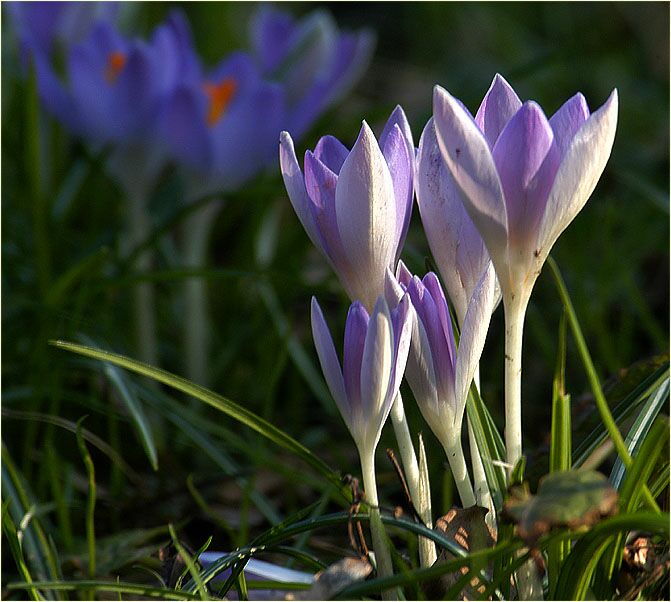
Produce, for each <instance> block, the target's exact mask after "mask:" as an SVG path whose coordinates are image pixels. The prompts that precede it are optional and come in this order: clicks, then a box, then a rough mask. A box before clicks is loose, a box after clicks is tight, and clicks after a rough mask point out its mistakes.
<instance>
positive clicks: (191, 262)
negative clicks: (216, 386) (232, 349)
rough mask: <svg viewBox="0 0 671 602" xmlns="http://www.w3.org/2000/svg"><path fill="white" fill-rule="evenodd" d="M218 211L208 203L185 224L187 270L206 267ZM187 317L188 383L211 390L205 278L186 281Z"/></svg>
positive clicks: (193, 278) (184, 249)
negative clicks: (191, 382)
mask: <svg viewBox="0 0 671 602" xmlns="http://www.w3.org/2000/svg"><path fill="white" fill-rule="evenodd" d="M218 210H219V203H217V202H212V203H208V204H207V205H204V206H203V207H201V208H199V209H198V210H197V211H195V212H193V213H191V214H190V215H189V216H188V218H187V219H186V220H185V222H184V225H183V234H184V239H183V250H182V258H183V261H184V266H185V267H186V268H191V269H199V268H203V267H204V266H205V264H206V255H207V249H208V243H209V240H210V233H211V231H212V225H213V224H214V218H215V215H216V213H217V211H218ZM184 313H185V320H184V349H185V352H186V374H187V377H188V378H189V380H191V381H193V382H195V383H197V384H199V385H203V386H208V384H209V378H210V370H209V368H210V366H209V357H210V354H209V343H210V337H209V334H210V330H209V326H208V318H209V309H208V302H207V282H206V281H205V280H204V279H203V278H201V277H192V278H187V280H186V281H185V283H184Z"/></svg>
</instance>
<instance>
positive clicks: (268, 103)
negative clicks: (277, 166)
mask: <svg viewBox="0 0 671 602" xmlns="http://www.w3.org/2000/svg"><path fill="white" fill-rule="evenodd" d="M284 118H285V108H284V91H283V90H282V88H281V87H280V86H278V85H277V84H273V83H268V82H266V81H264V80H263V79H262V78H261V75H260V73H259V71H258V69H257V67H256V66H255V65H254V63H253V61H252V59H251V57H249V56H248V55H247V54H245V53H242V52H235V53H233V54H231V55H229V56H228V57H226V58H225V59H224V60H223V61H222V62H221V63H220V64H219V65H218V66H217V67H216V68H214V69H213V70H212V71H210V72H209V73H207V74H206V73H202V72H199V73H198V74H197V76H196V77H192V78H189V79H185V80H184V81H183V82H182V83H180V84H179V85H178V86H177V87H176V89H175V90H174V91H173V93H172V94H171V95H170V96H169V97H168V99H167V100H166V102H165V103H164V106H163V108H162V110H161V116H160V124H161V125H160V131H161V139H162V141H163V143H164V144H165V145H166V147H167V148H168V152H169V154H170V156H171V157H172V159H173V160H174V161H176V162H177V163H179V164H182V165H184V166H186V167H187V169H188V170H189V172H190V174H191V178H190V179H191V180H192V182H195V183H197V186H196V188H197V189H198V191H197V192H198V193H200V194H204V193H207V192H213V191H215V190H221V191H230V190H235V189H237V188H239V187H240V185H241V184H242V183H244V182H245V181H246V180H248V179H249V178H251V177H252V176H254V175H255V174H256V173H257V172H258V171H260V170H261V169H262V168H263V167H264V166H265V165H266V164H267V163H268V162H269V161H270V159H271V157H272V155H273V153H274V152H275V148H276V147H275V144H276V141H277V135H278V133H279V131H280V130H281V129H282V126H283V123H285V120H284ZM193 194H195V193H192V195H193Z"/></svg>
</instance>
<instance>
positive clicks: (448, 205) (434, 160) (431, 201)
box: [416, 119, 489, 324]
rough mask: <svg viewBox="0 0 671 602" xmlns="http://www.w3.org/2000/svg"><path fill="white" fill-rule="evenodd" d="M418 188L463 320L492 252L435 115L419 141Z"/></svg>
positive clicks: (433, 249) (428, 227)
mask: <svg viewBox="0 0 671 602" xmlns="http://www.w3.org/2000/svg"><path fill="white" fill-rule="evenodd" d="M416 189H417V205H418V206H419V212H420V216H421V218H422V224H423V226H424V232H426V237H427V240H428V241H429V246H430V247H431V253H432V254H433V258H434V260H435V261H436V264H437V266H438V269H439V270H440V275H441V276H442V277H443V281H444V282H445V286H446V287H447V292H448V295H449V297H450V300H451V301H452V304H453V305H454V308H455V310H456V312H457V319H458V320H459V324H462V323H463V319H464V316H465V315H466V308H467V306H468V299H469V298H470V296H471V294H472V292H473V289H474V288H475V285H476V284H477V282H478V280H479V278H480V275H481V274H482V270H483V269H484V266H485V265H486V264H487V263H488V262H489V253H488V252H487V248H486V247H485V244H484V242H483V240H482V238H481V236H480V234H479V233H478V231H477V229H476V228H475V226H474V225H473V222H472V221H471V218H470V217H469V216H468V214H467V213H466V210H465V209H464V205H463V202H462V200H461V193H460V191H459V188H458V186H457V184H456V182H455V181H454V178H453V177H452V175H451V174H450V172H449V170H448V169H447V166H446V165H445V162H444V161H443V158H442V155H441V152H440V147H439V146H438V140H437V138H436V133H435V129H434V125H433V119H430V120H429V122H428V123H427V124H426V127H425V128H424V131H423V132H422V137H421V138H420V141H419V152H418V153H417V177H416Z"/></svg>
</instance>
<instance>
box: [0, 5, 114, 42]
mask: <svg viewBox="0 0 671 602" xmlns="http://www.w3.org/2000/svg"><path fill="white" fill-rule="evenodd" d="M5 7H6V9H7V13H8V14H9V15H10V17H11V20H12V24H13V26H14V29H15V31H16V35H17V37H18V39H19V42H20V44H21V46H22V47H23V48H24V50H27V51H30V52H41V53H45V54H46V53H50V52H51V51H52V50H53V49H54V46H55V45H66V44H67V45H70V44H73V43H76V42H79V41H80V40H82V39H83V38H84V37H85V36H86V35H87V34H88V33H89V32H90V31H91V28H92V26H93V25H94V24H95V23H97V22H99V21H107V22H111V21H113V20H114V19H115V18H116V16H117V14H118V12H119V9H120V8H121V3H120V2H7V3H6V4H5Z"/></svg>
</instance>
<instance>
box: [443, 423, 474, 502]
mask: <svg viewBox="0 0 671 602" xmlns="http://www.w3.org/2000/svg"><path fill="white" fill-rule="evenodd" d="M460 431H461V429H455V432H454V433H453V434H452V436H450V437H449V441H446V442H443V447H444V448H445V453H446V454H447V461H448V462H449V463H450V469H451V470H452V476H453V477H454V482H455V484H456V486H457V491H458V492H459V497H460V498H461V505H462V506H463V507H464V508H469V507H470V506H475V494H474V493H473V486H472V485H471V478H470V477H469V476H468V469H467V468H466V458H465V457H464V448H463V447H462V446H461V433H460Z"/></svg>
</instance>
